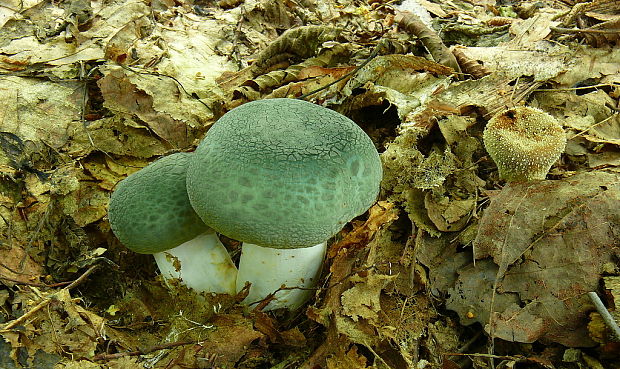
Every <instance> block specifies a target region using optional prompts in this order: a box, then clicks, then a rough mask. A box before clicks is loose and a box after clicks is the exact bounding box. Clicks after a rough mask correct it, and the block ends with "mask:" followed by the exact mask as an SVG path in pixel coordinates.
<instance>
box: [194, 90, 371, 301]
mask: <svg viewBox="0 0 620 369" xmlns="http://www.w3.org/2000/svg"><path fill="white" fill-rule="evenodd" d="M381 177H382V168H381V162H380V160H379V155H378V153H377V150H376V149H375V147H374V145H373V143H372V141H371V139H370V138H369V137H368V136H367V135H366V133H364V131H363V130H362V129H361V128H359V127H358V126H357V125H356V124H355V123H354V122H353V121H351V120H350V119H348V118H347V117H345V116H343V115H341V114H339V113H336V112H334V111H332V110H329V109H326V108H323V107H321V106H318V105H314V104H312V103H309V102H306V101H301V100H294V99H270V100H261V101H254V102H250V103H247V104H245V105H242V106H240V107H238V108H235V109H233V110H231V111H230V112H228V113H227V114H225V115H224V116H223V117H222V118H220V119H219V120H218V121H217V122H216V123H215V124H214V125H213V127H211V129H210V130H209V132H208V133H207V135H206V137H205V139H204V140H203V142H202V143H201V144H200V145H199V147H198V148H197V150H196V152H195V158H194V160H192V162H191V163H190V165H189V168H188V171H187V189H188V194H189V198H190V202H191V204H192V206H193V207H194V209H195V211H196V213H197V214H198V215H199V216H200V217H201V218H202V220H203V221H204V222H205V223H206V224H208V225H209V226H210V227H212V228H213V229H215V230H216V231H217V232H220V233H222V234H224V235H226V236H228V237H231V238H234V239H237V240H239V241H243V242H244V245H243V251H242V255H241V260H240V263H239V274H238V277H237V289H240V288H241V287H243V286H244V284H245V282H246V281H249V282H251V283H252V287H251V289H250V295H249V296H248V298H247V299H246V301H250V302H253V301H257V300H260V299H262V298H264V297H265V296H267V295H269V294H270V293H273V292H274V291H276V290H277V289H278V288H279V287H280V286H281V285H286V286H287V287H309V286H312V285H313V284H314V282H315V281H316V278H317V276H318V273H319V271H320V267H321V264H322V261H323V257H324V254H325V248H326V241H327V240H328V239H329V238H330V237H332V236H333V235H334V234H336V233H337V232H338V231H340V229H342V227H343V226H344V225H345V224H346V223H347V222H349V221H350V220H351V219H353V218H354V217H355V216H357V215H360V214H362V213H363V212H365V211H366V210H367V209H368V208H369V207H370V206H371V205H372V204H373V203H374V201H375V199H376V197H377V195H378V193H379V184H380V181H381ZM261 272H262V273H263V274H264V275H262V276H261V275H260V274H261ZM265 272H266V273H265ZM307 295H308V293H307V291H303V290H295V289H293V290H290V289H289V290H284V291H279V292H278V294H276V300H275V301H272V302H271V303H270V304H269V305H268V306H267V309H274V308H279V307H287V308H290V309H295V308H297V307H298V306H300V305H301V304H302V303H303V302H304V300H305V298H306V297H307Z"/></svg>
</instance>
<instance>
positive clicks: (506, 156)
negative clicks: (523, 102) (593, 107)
mask: <svg viewBox="0 0 620 369" xmlns="http://www.w3.org/2000/svg"><path fill="white" fill-rule="evenodd" d="M483 139H484V146H485V148H486V150H487V152H488V153H489V155H490V156H491V158H492V159H493V161H494V162H495V163H496V164H497V169H498V170H499V176H500V178H503V179H505V180H506V181H508V182H522V181H531V180H542V179H545V177H546V175H547V173H548V172H549V169H550V168H551V166H552V165H553V163H555V162H556V161H557V160H558V158H559V157H560V155H561V154H562V153H563V152H564V148H565V146H566V134H565V133H564V130H563V129H562V126H561V125H560V124H559V123H558V121H557V120H556V119H555V118H554V117H552V116H551V115H549V114H547V113H545V112H544V111H542V110H539V109H536V108H530V107H525V106H521V107H515V108H511V109H508V110H505V111H503V112H501V113H498V114H496V115H495V116H493V118H491V120H489V122H488V123H487V126H486V127H485V129H484V135H483Z"/></svg>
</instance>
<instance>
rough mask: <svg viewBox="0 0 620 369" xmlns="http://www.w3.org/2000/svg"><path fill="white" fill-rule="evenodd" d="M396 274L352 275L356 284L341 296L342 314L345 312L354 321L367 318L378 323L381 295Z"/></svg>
mask: <svg viewBox="0 0 620 369" xmlns="http://www.w3.org/2000/svg"><path fill="white" fill-rule="evenodd" d="M395 278H396V276H395V275H392V276H388V275H382V274H374V273H370V274H368V275H367V276H366V277H364V278H362V277H359V276H354V277H351V281H352V282H355V283H356V284H355V285H354V286H353V287H351V288H349V289H348V290H346V291H344V292H343V293H342V296H341V301H342V314H345V315H347V316H349V317H351V319H353V321H358V320H359V319H360V318H361V319H366V320H368V321H369V322H371V323H377V320H378V318H379V316H378V315H377V314H378V313H379V311H381V304H380V301H379V296H381V291H382V290H383V288H385V286H386V285H387V284H388V283H390V282H392V281H394V279H395Z"/></svg>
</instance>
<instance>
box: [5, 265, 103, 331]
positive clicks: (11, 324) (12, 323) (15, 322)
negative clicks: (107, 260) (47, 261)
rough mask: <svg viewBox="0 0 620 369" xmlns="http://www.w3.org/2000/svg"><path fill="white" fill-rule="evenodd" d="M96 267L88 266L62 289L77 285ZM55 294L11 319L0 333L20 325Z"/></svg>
mask: <svg viewBox="0 0 620 369" xmlns="http://www.w3.org/2000/svg"><path fill="white" fill-rule="evenodd" d="M97 267H98V265H93V266H91V267H90V268H88V270H87V271H85V272H84V274H82V275H81V276H80V277H79V278H78V279H76V280H75V281H73V282H71V284H70V285H68V286H67V287H65V288H63V290H64V289H66V290H70V289H72V288H73V287H75V286H77V285H79V284H80V283H82V282H84V280H85V279H86V277H88V276H89V275H90V274H91V273H92V272H94V271H95V269H97ZM56 294H57V293H53V294H51V295H49V296H47V298H46V299H45V300H43V301H41V302H40V303H38V304H37V305H36V306H35V307H33V308H32V309H30V311H28V312H27V313H26V314H24V315H22V316H20V317H19V318H17V319H15V320H12V321H10V322H9V323H7V325H5V326H4V327H3V328H2V329H0V333H5V332H9V331H10V330H11V329H13V328H15V327H16V326H18V325H20V324H21V323H22V322H23V321H25V320H27V319H29V318H30V317H31V316H33V315H34V314H35V313H36V312H37V311H39V310H41V309H43V308H44V307H46V306H47V305H49V303H50V302H52V300H54V299H55V298H56Z"/></svg>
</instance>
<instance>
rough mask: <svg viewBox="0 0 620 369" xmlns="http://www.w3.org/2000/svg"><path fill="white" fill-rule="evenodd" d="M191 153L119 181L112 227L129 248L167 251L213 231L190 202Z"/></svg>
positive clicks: (110, 213) (110, 212)
mask: <svg viewBox="0 0 620 369" xmlns="http://www.w3.org/2000/svg"><path fill="white" fill-rule="evenodd" d="M192 156H193V154H191V153H176V154H172V155H169V156H166V157H163V158H160V159H158V160H156V161H154V162H153V163H151V164H149V165H147V166H146V167H144V168H142V169H140V170H139V171H137V172H135V173H133V174H131V175H129V176H128V177H127V178H125V179H124V180H122V181H121V182H119V184H118V185H117V186H116V189H115V190H114V192H113V193H112V197H111V199H110V205H109V207H108V217H109V219H110V226H111V227H112V231H113V232H114V234H115V235H116V237H117V238H118V239H119V240H120V241H121V243H123V245H125V246H126V247H127V248H128V249H130V250H132V251H134V252H137V253H140V254H154V253H157V252H162V251H166V250H168V249H171V248H173V247H176V246H179V245H180V244H182V243H184V242H186V241H189V240H191V239H192V238H194V237H196V236H197V235H199V234H200V233H203V232H205V231H206V230H208V229H209V228H208V227H207V226H206V225H205V224H204V223H203V222H202V220H201V219H200V217H198V215H197V214H196V212H194V209H193V208H192V207H191V205H190V203H189V198H188V196H187V188H186V185H185V174H186V172H187V165H188V163H189V160H190V158H191V157H192Z"/></svg>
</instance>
